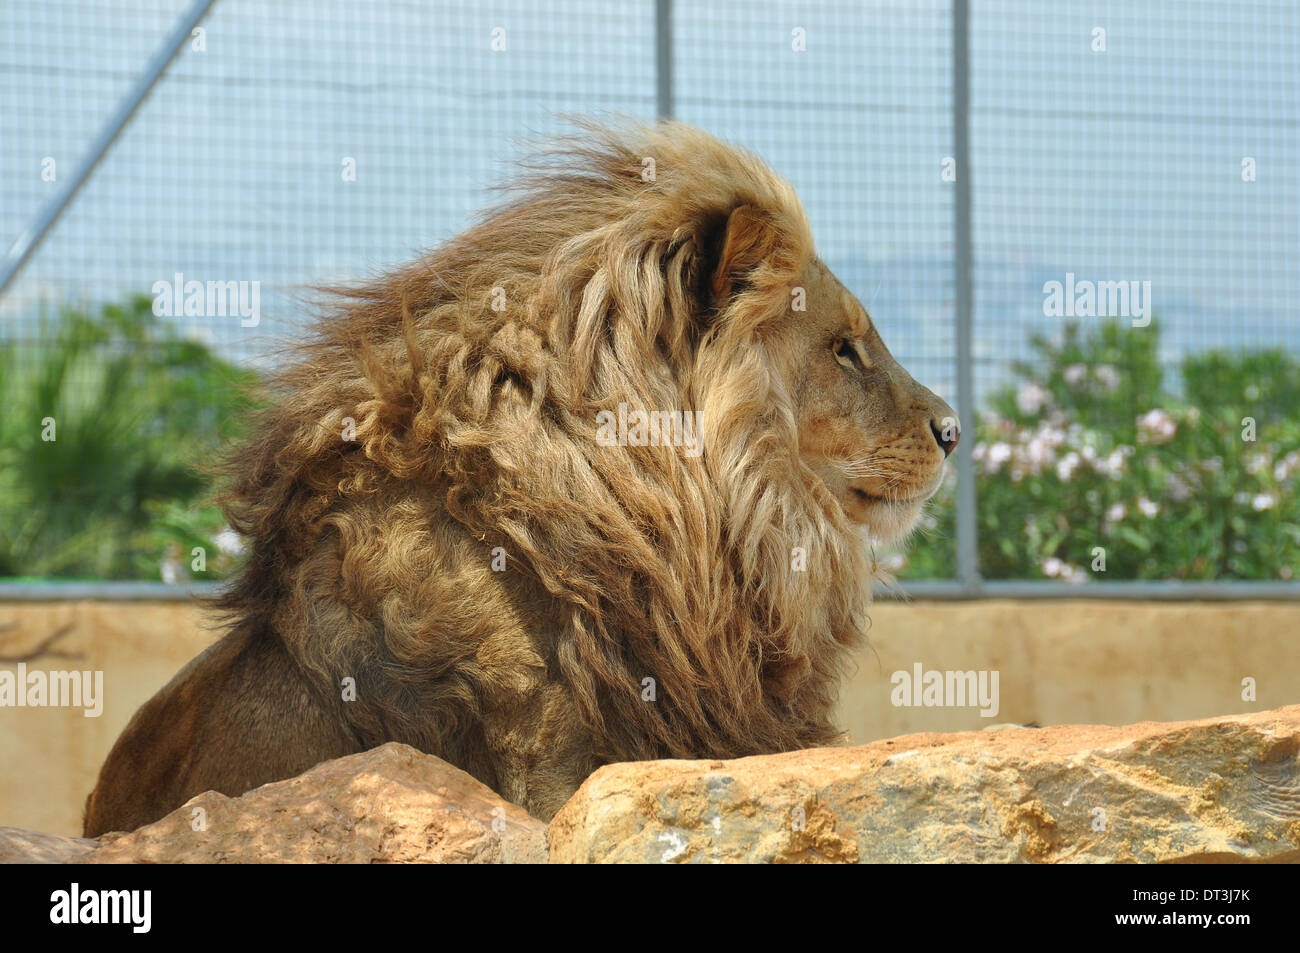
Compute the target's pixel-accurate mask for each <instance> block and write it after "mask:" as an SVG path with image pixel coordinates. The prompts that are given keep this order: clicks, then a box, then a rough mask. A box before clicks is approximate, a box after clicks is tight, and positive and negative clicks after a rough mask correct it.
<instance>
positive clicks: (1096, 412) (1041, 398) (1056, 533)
mask: <svg viewBox="0 0 1300 953" xmlns="http://www.w3.org/2000/svg"><path fill="white" fill-rule="evenodd" d="M1158 345H1159V329H1158V326H1157V325H1156V324H1155V323H1153V324H1152V325H1150V326H1149V327H1147V328H1144V329H1140V330H1139V329H1134V328H1131V327H1125V326H1123V325H1120V324H1116V323H1109V324H1103V325H1100V326H1098V327H1096V328H1094V329H1092V330H1091V331H1088V332H1086V333H1085V332H1084V331H1083V330H1081V329H1080V328H1079V327H1078V326H1077V325H1070V326H1067V327H1066V328H1065V330H1064V333H1063V334H1062V336H1061V337H1060V339H1058V340H1051V339H1048V338H1046V337H1044V336H1038V337H1035V338H1034V340H1033V349H1034V352H1035V355H1036V358H1035V359H1034V360H1032V361H1026V362H1020V363H1017V364H1015V365H1013V372H1014V375H1015V377H1016V381H1015V382H1014V383H1013V384H1010V385H1008V386H1005V387H1003V388H1001V389H999V390H998V391H997V392H995V393H994V394H993V395H992V397H991V399H990V401H989V410H988V412H986V413H984V414H982V415H981V416H980V418H979V422H978V426H977V437H978V441H977V444H976V446H975V449H974V453H975V465H976V472H977V475H978V480H979V482H978V499H979V516H978V526H979V562H980V572H981V574H982V575H983V576H984V577H985V578H992V579H1034V578H1038V579H1042V578H1055V579H1064V580H1067V581H1074V582H1083V581H1086V580H1088V579H1096V580H1106V579H1223V580H1228V579H1283V580H1286V579H1293V578H1295V577H1296V575H1297V574H1300V499H1297V497H1296V495H1295V492H1294V490H1295V484H1296V480H1297V474H1300V420H1298V419H1297V418H1296V416H1295V414H1294V408H1295V407H1296V406H1297V401H1298V400H1300V362H1297V361H1296V359H1295V358H1294V357H1292V356H1291V355H1289V354H1287V353H1286V352H1284V351H1260V352H1246V353H1226V352H1204V353H1200V354H1194V355H1190V356H1188V357H1186V358H1185V359H1184V360H1183V361H1182V362H1181V363H1180V365H1179V367H1178V369H1177V375H1176V379H1175V380H1173V381H1168V380H1167V379H1166V375H1165V374H1164V373H1163V372H1162V368H1161V365H1160V363H1159V359H1158V355H1159V347H1158ZM1170 376H1173V375H1170ZM933 507H934V511H933V512H932V513H931V514H930V516H929V521H930V524H931V526H930V529H929V530H928V532H927V531H925V530H923V535H922V538H921V540H920V541H919V542H918V543H916V544H915V546H914V552H913V554H911V555H910V556H909V558H908V560H907V563H906V566H905V571H904V572H903V573H902V575H905V576H907V577H911V578H920V577H936V578H943V577H945V576H951V575H952V571H953V565H954V562H953V559H954V558H955V557H954V549H955V547H954V545H953V535H954V530H953V526H954V520H953V515H952V494H951V492H950V490H949V491H946V492H945V493H941V494H940V496H939V498H938V499H937V500H936V502H935V504H933ZM927 537H928V538H927ZM1103 567H1104V568H1103Z"/></svg>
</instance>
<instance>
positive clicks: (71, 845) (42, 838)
mask: <svg viewBox="0 0 1300 953" xmlns="http://www.w3.org/2000/svg"><path fill="white" fill-rule="evenodd" d="M98 846H99V842H98V841H93V840H87V839H86V838H84V837H61V836H59V835H58V834H41V833H39V832H37V831H24V830H19V829H18V828H16V827H0V864H66V863H68V862H69V861H72V860H75V859H76V858H78V857H80V856H82V855H83V854H88V853H89V852H90V851H92V850H94V849H95V848H96V847H98Z"/></svg>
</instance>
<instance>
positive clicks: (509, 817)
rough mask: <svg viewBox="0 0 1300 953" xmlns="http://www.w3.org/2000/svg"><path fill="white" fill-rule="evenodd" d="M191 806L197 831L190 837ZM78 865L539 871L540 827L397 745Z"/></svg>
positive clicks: (212, 800)
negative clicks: (512, 867)
mask: <svg viewBox="0 0 1300 953" xmlns="http://www.w3.org/2000/svg"><path fill="white" fill-rule="evenodd" d="M196 809H201V811H202V814H201V815H199V817H201V818H202V822H203V823H202V827H203V829H202V830H195V829H194V828H195V826H196V814H195V812H196ZM101 843H102V844H103V846H101V847H100V848H99V849H98V850H96V851H94V852H93V853H91V854H88V855H86V856H85V857H84V860H85V862H88V863H360V864H364V863H412V862H414V863H475V864H485V863H486V864H490V863H545V862H546V825H545V824H544V823H542V822H541V821H539V820H536V819H535V818H533V817H530V816H529V815H528V814H527V812H525V811H524V810H523V808H520V807H516V806H515V805H513V804H510V803H508V802H506V801H503V800H502V799H501V798H500V797H498V796H497V795H496V794H494V793H493V792H492V791H491V790H489V789H488V788H486V787H484V786H483V785H482V784H480V783H479V782H478V781H476V780H474V778H472V777H470V776H469V775H468V774H466V773H465V772H464V771H460V770H458V769H457V768H454V767H452V766H451V765H449V764H447V763H446V762H445V761H443V760H441V759H439V758H435V757H433V756H432V755H427V754H422V753H421V752H419V751H417V750H416V749H414V748H411V747H409V746H407V745H402V744H395V743H393V744H386V745H383V746H382V747H379V748H374V749H372V750H370V751H365V752H362V753H361V754H355V755H350V756H348V757H346V758H339V759H337V760H334V761H327V762H325V763H324V764H319V765H317V766H316V767H314V768H312V769H311V770H310V771H308V772H306V773H305V774H302V775H299V776H298V777H296V778H291V779H289V780H287V781H277V782H275V783H274V784H266V785H263V786H262V787H260V788H257V789H256V790H253V791H249V792H248V793H247V794H245V795H243V796H242V797H237V798H230V797H225V796H224V795H221V794H217V793H216V792H214V791H209V792H207V793H206V794H200V795H199V796H197V797H195V798H192V799H191V800H190V801H189V802H188V803H187V804H185V806H183V807H181V808H178V809H177V810H175V811H173V812H172V813H171V814H168V815H167V816H166V817H164V818H163V819H162V820H159V821H157V822H155V823H153V824H149V825H147V826H146V827H142V828H140V829H139V830H137V831H134V832H133V833H130V834H106V835H105V836H104V837H103V838H101Z"/></svg>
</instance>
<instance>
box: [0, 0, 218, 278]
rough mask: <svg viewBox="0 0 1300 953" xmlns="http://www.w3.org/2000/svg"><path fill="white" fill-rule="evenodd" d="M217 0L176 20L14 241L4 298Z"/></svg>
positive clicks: (198, 0) (0, 266) (4, 268)
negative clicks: (79, 157) (59, 184)
mask: <svg viewBox="0 0 1300 953" xmlns="http://www.w3.org/2000/svg"><path fill="white" fill-rule="evenodd" d="M214 2H215V0H194V2H193V3H192V4H190V7H189V9H188V10H186V11H185V14H184V15H183V16H182V17H181V18H180V19H179V20H177V21H176V26H175V27H174V28H173V29H172V31H171V33H169V34H167V38H166V39H165V40H163V42H162V45H161V46H159V47H158V49H157V51H156V52H155V53H154V55H153V58H152V59H150V60H149V62H148V63H147V64H145V68H144V70H143V72H141V73H140V77H139V78H138V79H137V80H136V81H135V83H134V84H133V85H132V86H131V88H130V90H128V91H127V94H126V96H125V97H123V99H122V101H121V102H120V103H119V104H118V107H117V109H116V110H115V111H114V112H113V115H112V116H110V117H109V119H108V122H106V123H104V126H103V128H102V129H100V130H99V134H98V135H97V136H96V137H95V139H94V141H92V142H91V144H90V148H89V149H88V150H87V154H86V159H85V160H84V161H83V162H82V163H81V166H80V168H78V169H77V171H76V172H75V173H73V175H72V178H70V179H68V181H67V182H66V183H65V184H64V186H63V188H61V189H59V191H58V192H56V193H55V194H54V195H52V196H50V200H49V201H48V202H46V203H45V204H44V205H43V206H42V207H41V209H40V211H38V212H37V213H36V218H35V219H33V220H32V223H31V224H30V225H29V226H28V227H27V228H25V229H23V231H22V233H21V234H20V235H19V236H18V237H17V238H16V239H15V240H14V243H13V244H12V245H11V246H9V251H8V253H7V254H6V255H5V258H4V261H3V262H2V263H0V295H3V294H4V292H5V289H6V288H8V287H9V285H10V283H11V282H12V281H13V280H14V279H15V278H16V277H18V272H20V271H21V270H22V267H23V265H25V264H27V260H28V259H29V258H31V257H32V255H33V253H35V251H36V249H37V248H39V247H40V245H41V242H42V241H44V240H45V236H46V235H47V234H49V231H50V229H51V228H53V227H54V223H55V222H57V221H58V220H59V216H60V215H62V214H63V212H64V210H65V209H66V208H67V207H68V206H69V205H70V204H71V203H72V200H73V199H74V198H75V197H76V195H77V193H78V192H79V191H80V190H81V187H82V186H83V185H85V184H86V180H87V179H89V178H90V175H91V173H92V172H94V171H95V167H96V166H97V165H99V160H101V159H102V158H104V156H105V155H106V154H107V153H108V150H109V149H111V148H112V146H113V143H114V142H115V141H116V140H117V137H118V135H120V134H121V132H122V130H123V129H125V128H126V126H127V123H129V122H130V121H131V117H132V116H134V115H135V111H136V110H137V109H139V108H140V104H141V103H143V102H144V101H145V99H146V98H147V97H148V95H149V93H150V91H151V90H152V89H153V88H154V85H155V84H156V83H157V82H158V79H159V78H160V77H161V76H162V74H163V71H164V70H166V69H167V66H168V64H170V63H171V61H172V60H173V59H175V57H176V54H177V53H179V52H180V50H181V47H182V46H184V45H185V41H186V40H188V39H189V38H190V33H191V32H192V31H193V30H194V28H195V27H196V26H198V24H199V21H200V20H202V19H203V17H204V16H205V15H206V14H207V12H208V8H209V7H211V6H212V4H213V3H214Z"/></svg>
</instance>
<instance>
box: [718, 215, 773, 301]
mask: <svg viewBox="0 0 1300 953" xmlns="http://www.w3.org/2000/svg"><path fill="white" fill-rule="evenodd" d="M720 231H721V237H720V238H719V239H718V241H717V245H716V247H717V257H716V258H715V262H716V264H715V265H714V267H713V272H712V277H711V278H710V280H709V293H710V294H711V296H712V300H711V301H710V303H711V304H712V305H714V306H715V307H717V306H721V305H722V304H723V303H724V302H725V301H726V299H728V298H730V297H731V296H732V295H733V294H735V293H736V292H737V291H738V290H739V288H740V286H742V285H743V284H744V283H745V280H746V278H747V277H748V276H749V274H750V272H752V271H753V270H754V268H755V267H757V266H758V264H759V263H760V262H762V261H763V260H764V259H766V258H769V257H771V255H772V253H773V251H774V250H775V249H776V247H777V243H778V242H779V240H780V238H779V235H778V232H777V228H776V225H775V223H774V222H773V221H772V219H771V217H770V216H769V215H768V214H767V213H766V212H764V211H763V210H762V209H759V208H757V207H755V206H753V205H739V206H737V207H736V208H734V209H733V210H732V211H731V214H730V215H729V216H728V217H727V222H726V226H725V227H724V228H722V229H721V230H720Z"/></svg>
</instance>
